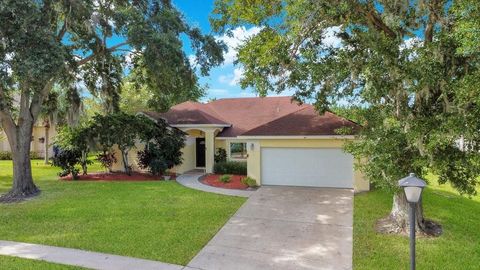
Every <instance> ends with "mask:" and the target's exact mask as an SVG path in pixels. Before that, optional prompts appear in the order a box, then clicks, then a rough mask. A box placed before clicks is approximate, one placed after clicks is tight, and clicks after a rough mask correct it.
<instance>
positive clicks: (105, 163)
mask: <svg viewBox="0 0 480 270" xmlns="http://www.w3.org/2000/svg"><path fill="white" fill-rule="evenodd" d="M97 160H98V161H99V162H100V165H101V166H102V167H104V168H105V169H107V170H108V171H111V170H112V166H113V163H115V162H117V158H116V157H115V154H114V153H110V152H107V151H104V152H102V153H100V154H98V155H97Z"/></svg>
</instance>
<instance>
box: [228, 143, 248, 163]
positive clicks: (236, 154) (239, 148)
mask: <svg viewBox="0 0 480 270" xmlns="http://www.w3.org/2000/svg"><path fill="white" fill-rule="evenodd" d="M230 158H232V159H246V158H247V144H246V143H244V142H232V143H230Z"/></svg>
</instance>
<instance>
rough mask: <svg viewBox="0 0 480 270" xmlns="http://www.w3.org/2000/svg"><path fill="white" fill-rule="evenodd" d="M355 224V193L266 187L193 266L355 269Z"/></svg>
mask: <svg viewBox="0 0 480 270" xmlns="http://www.w3.org/2000/svg"><path fill="white" fill-rule="evenodd" d="M352 222H353V190H348V189H329V188H302V187H271V186H270V187H267V186H266V187H262V188H260V189H259V190H258V191H257V192H255V194H253V195H252V196H251V197H250V198H249V199H248V200H247V202H246V203H245V204H244V205H243V206H242V207H241V208H240V209H239V210H238V211H237V213H236V214H235V215H234V216H233V217H232V218H231V219H230V220H229V221H228V222H227V224H225V226H224V227H223V228H222V229H221V230H220V231H219V232H218V233H217V235H215V237H214V238H213V239H212V240H211V241H210V242H209V243H208V244H207V246H205V247H204V248H203V249H202V250H201V251H200V253H199V254H197V256H195V258H194V259H193V260H192V261H191V262H190V263H189V264H188V266H189V267H191V268H194V269H202V270H216V269H219V270H220V269H221V270H236V269H238V270H249V269H262V270H267V269H275V270H283V269H288V270H291V269H352Z"/></svg>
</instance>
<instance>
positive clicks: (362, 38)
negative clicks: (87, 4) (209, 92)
mask: <svg viewBox="0 0 480 270" xmlns="http://www.w3.org/2000/svg"><path fill="white" fill-rule="evenodd" d="M479 10H480V9H479V4H478V2H476V1H472V0H463V1H462V0H460V1H448V0H415V1H387V0H375V1H374V0H368V1H358V0H333V1H332V0H298V1H281V0H274V1H271V0H268V1H267V0H257V1H247V0H217V1H216V3H215V10H214V12H213V15H212V18H211V22H212V25H213V27H214V29H215V30H216V31H219V32H227V33H228V32H229V30H230V29H231V28H232V27H236V26H239V25H255V26H258V27H260V28H261V29H262V30H261V31H260V32H259V33H258V34H257V35H255V36H253V37H251V38H250V39H248V40H247V42H245V43H244V44H243V45H242V46H241V47H240V48H239V52H238V55H237V58H238V63H239V64H241V65H242V66H243V67H244V70H245V72H244V76H243V79H242V80H241V85H242V87H248V86H251V87H254V88H255V89H257V91H258V92H259V93H260V94H262V95H266V94H267V93H268V92H270V91H274V92H282V91H284V90H287V89H288V90H295V98H297V99H299V100H303V101H306V100H312V99H313V100H314V101H315V105H316V108H317V109H318V110H319V112H323V111H325V110H327V109H329V108H331V107H334V106H338V105H342V104H348V105H354V106H358V107H360V108H362V110H358V112H359V113H360V114H361V115H360V118H359V119H361V124H362V125H363V129H362V131H361V132H360V134H359V139H360V140H357V141H356V142H353V143H351V144H349V145H348V147H347V150H348V151H349V152H351V153H352V154H354V155H355V156H356V157H358V158H363V160H364V161H365V162H363V163H361V164H360V165H359V166H360V168H361V169H362V170H363V172H364V173H365V174H366V176H367V177H368V178H369V179H370V181H371V182H373V183H375V184H376V185H377V186H380V187H383V188H386V189H388V190H391V191H394V192H397V191H399V189H398V187H397V180H399V179H400V178H402V177H404V176H406V175H407V174H408V173H409V172H415V173H417V174H419V175H426V174H427V173H428V172H433V173H435V174H437V175H438V176H439V182H440V183H446V182H447V181H448V182H450V183H451V184H452V185H453V186H454V187H455V188H456V189H457V190H458V191H460V192H461V193H467V194H474V193H475V192H476V189H475V187H476V185H477V183H478V177H479V175H480V163H479V162H480V155H479V154H478V152H479V151H480V132H479V130H480V120H479V119H480V109H479V102H480V99H479V97H480V88H478V85H479V78H480V71H479V67H480V46H479V45H478V44H479V42H478V40H479V38H480V34H479V33H480V23H479V21H480V20H478V19H479V15H478V14H480V13H479V12H478V11H479ZM462 141H463V142H465V143H464V146H465V147H460V146H459V144H460V142H462ZM397 194H398V193H397ZM398 199H401V198H400V197H398ZM403 201H404V200H403ZM404 209H406V208H404ZM394 210H395V206H394ZM394 214H395V213H393V212H392V215H394ZM422 221H423V220H422V219H420V222H422Z"/></svg>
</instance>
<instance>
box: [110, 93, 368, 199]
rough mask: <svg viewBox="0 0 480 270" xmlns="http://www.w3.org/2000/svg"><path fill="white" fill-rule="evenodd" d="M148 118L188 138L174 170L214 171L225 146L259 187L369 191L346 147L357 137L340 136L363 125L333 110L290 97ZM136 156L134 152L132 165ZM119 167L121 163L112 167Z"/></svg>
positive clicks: (222, 102)
mask: <svg viewBox="0 0 480 270" xmlns="http://www.w3.org/2000/svg"><path fill="white" fill-rule="evenodd" d="M144 114H145V115H147V116H148V117H150V118H152V119H156V120H158V119H164V120H166V122H167V123H168V124H169V125H170V126H171V127H175V128H178V129H180V130H182V131H184V132H185V133H186V134H187V137H186V145H185V147H184V148H183V150H182V153H183V164H182V165H180V166H177V167H175V168H174V169H173V170H172V171H173V172H176V173H179V174H182V173H185V172H187V171H190V170H193V169H204V170H205V172H206V173H212V172H213V166H214V155H215V152H216V149H218V148H223V149H225V150H226V152H227V158H228V160H231V161H243V162H246V163H247V171H248V176H250V177H252V178H254V179H255V180H257V182H258V184H259V185H286V186H311V187H333V188H354V189H355V190H356V191H364V190H368V189H369V182H368V181H367V180H366V179H364V177H363V175H362V174H361V173H360V172H359V171H357V170H356V169H355V167H354V163H355V162H356V161H355V160H354V158H353V156H352V155H350V154H348V153H345V152H344V151H343V149H342V147H343V145H344V143H345V142H346V141H347V140H353V139H354V136H352V135H350V136H349V135H338V133H337V132H336V130H337V129H340V128H350V129H351V130H352V132H353V133H354V132H355V131H358V129H359V128H360V126H359V125H358V124H356V123H354V122H352V121H350V120H347V119H345V118H342V117H339V116H337V115H335V114H333V113H331V112H326V113H325V114H323V115H319V114H318V112H316V111H315V109H314V107H313V106H312V105H309V104H299V103H297V102H294V101H292V98H291V97H264V98H260V97H253V98H226V99H218V100H214V101H211V102H208V103H198V102H184V103H181V104H178V105H176V106H173V107H172V108H171V109H170V110H169V111H168V112H166V113H156V112H144ZM353 133H352V134H353ZM131 152H135V151H131ZM135 158H136V153H131V159H132V162H131V163H130V164H135ZM121 166H122V164H121V160H119V162H118V163H117V164H115V165H114V169H120V168H122V167H121ZM134 167H135V166H134Z"/></svg>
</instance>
